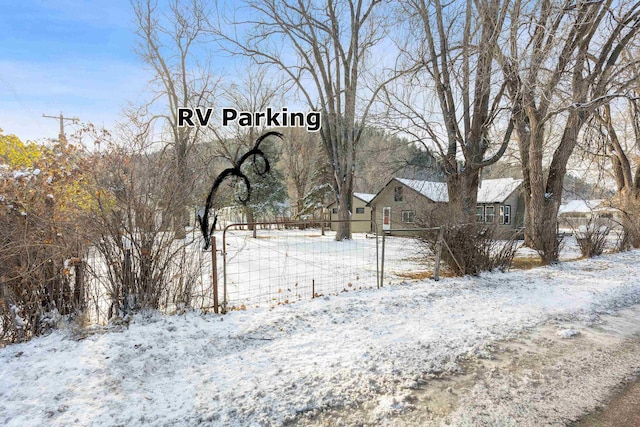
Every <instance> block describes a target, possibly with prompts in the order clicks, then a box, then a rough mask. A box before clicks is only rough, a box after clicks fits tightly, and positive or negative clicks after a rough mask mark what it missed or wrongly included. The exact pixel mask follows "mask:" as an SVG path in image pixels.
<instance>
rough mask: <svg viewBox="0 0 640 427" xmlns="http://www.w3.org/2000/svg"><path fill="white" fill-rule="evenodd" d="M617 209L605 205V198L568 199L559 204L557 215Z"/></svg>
mask: <svg viewBox="0 0 640 427" xmlns="http://www.w3.org/2000/svg"><path fill="white" fill-rule="evenodd" d="M617 210H618V209H616V208H614V207H612V206H607V203H606V201H605V200H602V199H594V200H569V201H567V202H566V203H563V204H561V205H560V209H558V215H563V214H570V213H591V212H615V211H617Z"/></svg>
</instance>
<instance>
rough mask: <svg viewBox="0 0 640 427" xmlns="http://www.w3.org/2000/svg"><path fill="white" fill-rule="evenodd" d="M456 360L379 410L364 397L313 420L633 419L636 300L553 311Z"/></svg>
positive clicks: (538, 422) (638, 399) (521, 422)
mask: <svg viewBox="0 0 640 427" xmlns="http://www.w3.org/2000/svg"><path fill="white" fill-rule="evenodd" d="M460 365H461V366H462V370H461V372H460V373H458V374H453V375H452V374H449V373H446V374H442V375H433V376H432V378H430V379H428V380H427V381H426V382H425V383H424V384H423V385H422V386H420V387H419V388H417V389H414V390H408V393H407V394H406V395H405V397H404V399H403V402H399V401H397V402H389V408H390V412H391V413H386V414H384V416H383V417H381V416H380V415H381V414H380V413H379V408H380V406H381V405H380V403H381V402H379V401H370V402H366V403H364V404H362V405H360V406H359V407H358V408H349V409H344V410H332V411H327V412H325V413H323V414H321V415H320V416H319V417H317V418H316V419H315V420H313V424H314V425H371V426H373V425H388V426H392V425H393V426H398V425H402V426H436V425H454V426H542V425H549V426H564V425H572V426H576V427H586V426H627V425H628V426H638V425H640V417H639V416H638V412H639V408H640V383H638V382H635V380H636V379H637V377H638V375H640V305H635V306H632V307H630V308H626V309H623V310H620V311H618V312H617V313H615V314H607V315H602V316H593V317H591V318H590V319H588V320H579V321H576V320H564V319H554V320H551V321H548V322H545V323H544V324H542V325H539V326H537V327H535V328H532V329H530V330H528V331H526V332H524V333H522V334H520V335H519V336H518V337H516V338H514V339H510V340H507V341H500V342H496V343H494V344H493V345H492V346H491V347H490V349H489V352H488V353H487V354H485V355H484V356H481V357H473V358H469V359H467V360H465V361H462V363H461V364H460ZM394 405H395V407H396V408H398V410H397V411H396V413H395V414H393V408H394ZM401 408H402V409H401ZM407 408H409V409H407ZM302 424H305V425H308V424H309V420H305V422H304V423H302Z"/></svg>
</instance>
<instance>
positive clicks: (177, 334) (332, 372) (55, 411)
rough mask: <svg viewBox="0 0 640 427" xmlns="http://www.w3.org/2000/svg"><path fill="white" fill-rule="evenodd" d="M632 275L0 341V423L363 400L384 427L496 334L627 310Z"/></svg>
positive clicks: (514, 276)
mask: <svg viewBox="0 0 640 427" xmlns="http://www.w3.org/2000/svg"><path fill="white" fill-rule="evenodd" d="M639 278H640V251H632V252H626V253H620V254H615V255H607V256H604V257H599V258H595V259H591V260H581V261H575V262H566V263H562V264H560V265H557V266H554V267H545V268H536V269H531V270H527V271H514V272H509V273H491V274H483V275H482V276H481V277H479V278H472V277H465V278H459V279H444V280H441V281H440V282H433V281H429V280H426V281H416V282H412V283H410V284H400V285H393V286H385V287H384V288H383V289H380V290H377V289H373V290H360V291H354V292H348V293H344V294H341V295H338V296H325V297H321V298H316V299H314V300H305V301H300V302H299V303H297V304H292V305H281V306H277V307H274V308H257V309H251V310H247V311H234V312H231V313H229V314H227V315H225V316H218V315H200V314H197V313H193V312H187V313H184V314H178V315H174V316H162V315H158V314H150V313H149V314H140V315H137V316H135V317H134V318H133V320H131V322H130V324H128V325H122V326H120V327H117V328H115V330H110V331H108V332H103V331H102V330H94V332H95V333H87V332H82V331H78V330H73V329H72V328H69V329H63V330H61V331H58V332H54V333H52V334H51V335H49V336H46V337H41V338H37V339H34V340H32V341H31V342H28V343H24V344H19V345H12V346H9V347H6V348H3V349H0V425H9V426H25V425H55V426H58V425H60V426H62V425H96V426H98V425H99V426H102V425H108V426H111V425H198V424H203V425H231V426H239V425H282V424H286V423H289V422H293V423H296V424H301V425H304V424H306V423H307V421H309V420H312V419H317V418H314V417H318V416H321V415H322V413H323V412H326V411H327V410H332V409H335V408H344V407H350V406H352V405H358V404H359V403H363V402H369V404H370V406H369V408H370V410H369V411H370V412H371V413H372V414H373V416H374V419H375V420H376V422H378V423H380V424H385V423H386V424H388V425H393V424H394V421H393V420H394V417H395V416H397V415H398V414H402V413H405V412H410V411H411V410H412V409H413V405H412V403H411V400H410V399H408V398H407V396H408V395H409V394H410V393H411V391H412V390H413V389H415V388H417V387H419V386H420V385H421V384H424V383H425V382H429V381H431V378H433V376H434V375H438V374H442V373H455V372H458V371H460V370H461V369H462V365H461V361H462V360H463V359H468V358H469V357H474V356H482V355H486V354H487V352H488V349H489V347H490V346H491V344H492V343H495V342H496V340H505V339H509V338H513V337H515V336H517V334H519V333H521V332H523V331H524V330H527V328H531V327H534V326H536V325H540V324H542V323H543V322H546V321H548V320H550V319H558V318H563V319H576V320H580V319H594V318H596V317H597V316H598V315H599V314H602V313H614V312H615V311H616V310H618V309H620V308H622V307H626V306H631V305H633V304H639V303H640V280H638V279H639ZM502 421H504V423H503V424H504V425H509V422H508V420H502ZM529 425H536V423H535V420H534V422H531V423H529Z"/></svg>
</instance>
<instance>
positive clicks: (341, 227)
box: [336, 173, 353, 241]
mask: <svg viewBox="0 0 640 427" xmlns="http://www.w3.org/2000/svg"><path fill="white" fill-rule="evenodd" d="M352 193H353V174H351V173H350V174H347V176H346V178H345V182H343V183H342V186H341V188H340V197H339V199H338V219H339V220H340V221H344V222H339V223H338V231H337V232H336V240H337V241H341V240H344V239H351V223H350V222H349V220H350V219H351V208H352V207H351V200H352V197H351V194H352Z"/></svg>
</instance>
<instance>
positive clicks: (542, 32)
mask: <svg viewBox="0 0 640 427" xmlns="http://www.w3.org/2000/svg"><path fill="white" fill-rule="evenodd" d="M510 22H511V29H510V41H509V44H508V49H504V50H503V51H501V53H503V55H500V57H499V60H500V63H501V65H502V68H503V71H504V75H505V78H506V80H507V88H508V93H509V97H510V101H511V108H512V114H513V118H514V120H515V127H516V130H517V135H518V143H519V148H520V155H521V161H522V173H523V178H524V200H525V206H526V210H527V217H526V219H525V227H526V230H525V239H526V242H527V243H528V244H529V245H531V246H533V247H534V248H535V249H536V250H537V251H538V252H539V253H540V255H541V257H542V259H543V262H545V263H550V262H554V261H556V260H557V259H558V251H559V241H558V239H557V237H556V228H557V214H558V209H559V207H560V202H561V198H562V187H563V180H564V176H565V173H566V170H567V162H568V160H569V158H570V156H571V154H572V153H573V151H574V148H575V146H576V144H577V143H578V140H579V137H580V135H581V130H582V128H583V126H584V124H585V123H586V122H587V120H588V119H589V118H590V116H591V115H592V114H593V112H594V111H595V109H596V108H598V107H600V106H602V105H603V104H605V103H607V102H608V101H609V100H610V99H611V98H613V97H616V96H620V95H621V94H623V93H624V91H625V90H626V88H627V86H628V84H629V81H622V80H621V79H620V77H621V74H620V70H621V69H623V68H624V64H620V63H619V62H620V61H619V60H620V55H621V52H622V51H623V50H624V48H625V46H627V45H628V44H629V42H630V41H632V40H634V39H635V38H636V36H637V32H638V30H639V29H640V5H639V4H638V3H622V4H620V5H615V6H614V5H613V4H612V1H585V2H583V1H574V0H570V1H562V2H554V1H552V0H540V1H538V2H535V3H529V2H523V1H522V0H516V2H515V3H514V7H513V14H512V17H511V19H510ZM553 122H555V123H557V127H555V126H553V125H552V123H553ZM556 135H557V138H555V136H556ZM554 140H555V141H557V142H555V144H554V146H552V147H549V146H546V143H548V142H549V141H554ZM545 149H546V150H547V152H549V151H550V152H551V153H550V155H549V156H545Z"/></svg>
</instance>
